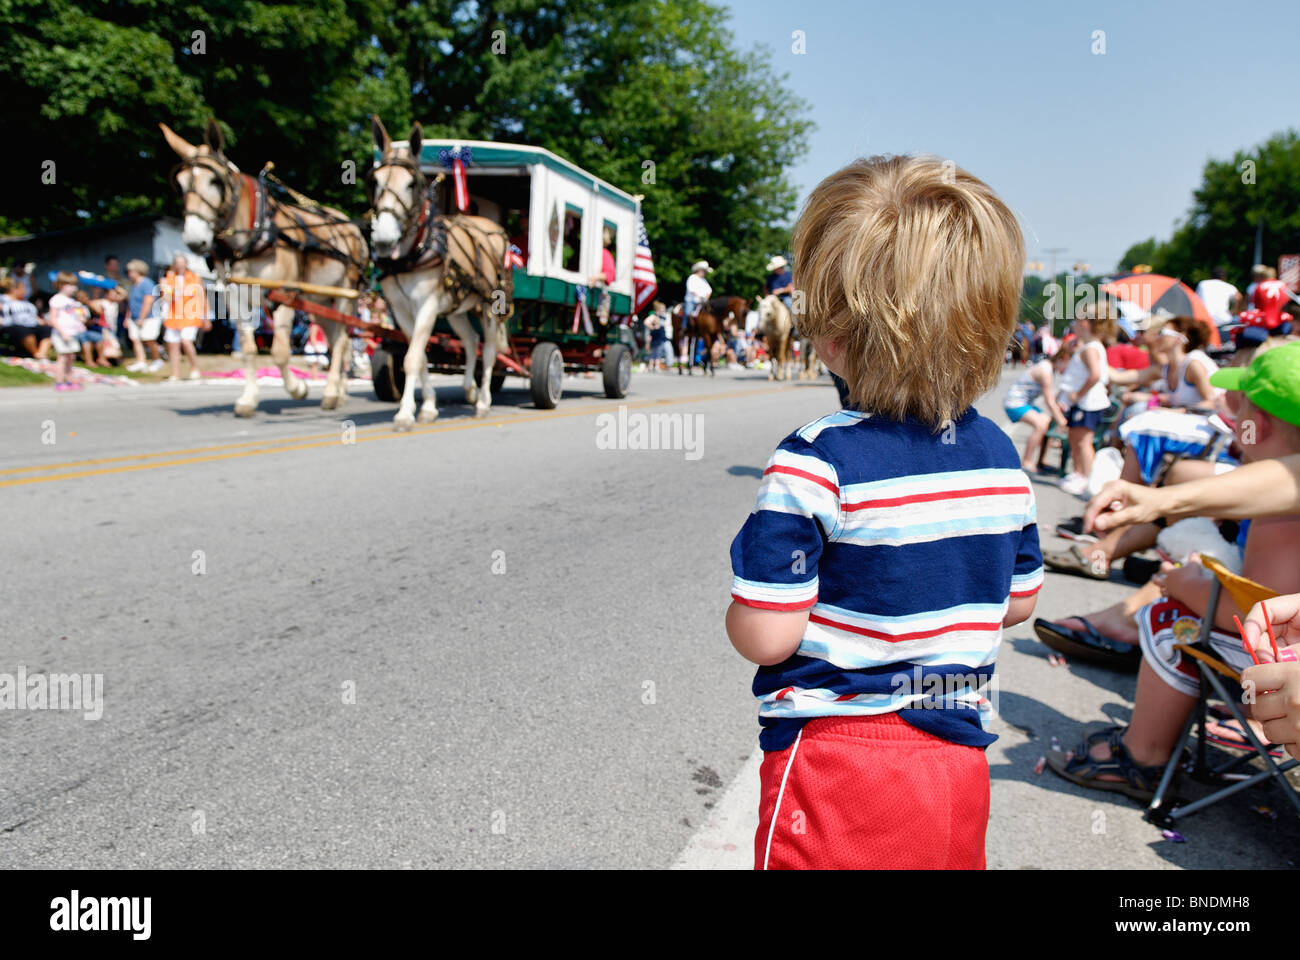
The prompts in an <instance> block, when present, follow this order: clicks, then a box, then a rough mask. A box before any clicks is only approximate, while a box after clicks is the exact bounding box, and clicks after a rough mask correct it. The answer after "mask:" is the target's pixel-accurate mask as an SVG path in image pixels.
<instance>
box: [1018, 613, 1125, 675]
mask: <svg viewBox="0 0 1300 960" xmlns="http://www.w3.org/2000/svg"><path fill="white" fill-rule="evenodd" d="M1074 619H1075V620H1079V621H1080V622H1082V623H1083V629H1082V630H1075V629H1073V628H1071V627H1067V626H1065V625H1064V624H1062V623H1059V622H1053V621H1051V620H1044V619H1043V618H1042V617H1038V618H1037V619H1035V620H1034V633H1035V634H1036V635H1037V636H1038V639H1039V640H1041V641H1042V642H1043V644H1044V645H1046V646H1048V647H1051V648H1052V649H1053V650H1056V651H1058V652H1060V653H1068V654H1070V655H1071V656H1074V657H1078V658H1079V659H1081V660H1088V661H1091V662H1092V663H1100V664H1102V665H1104V666H1107V667H1118V668H1120V669H1121V670H1136V669H1137V667H1138V664H1140V663H1141V662H1142V648H1141V647H1139V646H1138V645H1137V644H1133V643H1124V642H1123V641H1120V640H1112V639H1111V638H1110V637H1108V636H1106V635H1105V634H1103V633H1101V632H1099V631H1098V630H1097V628H1096V627H1094V626H1093V625H1092V624H1091V623H1089V622H1088V619H1087V618H1086V617H1075V618H1074Z"/></svg>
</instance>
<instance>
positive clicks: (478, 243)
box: [368, 115, 514, 430]
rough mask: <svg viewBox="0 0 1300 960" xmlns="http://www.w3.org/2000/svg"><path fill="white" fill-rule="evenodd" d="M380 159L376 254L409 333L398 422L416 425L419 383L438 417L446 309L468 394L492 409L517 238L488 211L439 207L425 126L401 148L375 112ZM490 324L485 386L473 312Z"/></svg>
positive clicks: (374, 200) (375, 176)
mask: <svg viewBox="0 0 1300 960" xmlns="http://www.w3.org/2000/svg"><path fill="white" fill-rule="evenodd" d="M371 122H372V131H373V133H374V138H375V146H377V147H378V148H379V151H380V159H379V162H378V163H377V164H376V165H375V166H374V168H373V169H372V170H371V171H370V176H369V179H368V186H369V188H370V193H371V210H372V212H373V214H374V220H373V222H372V224H371V229H370V245H371V249H372V250H373V251H374V253H375V262H376V265H377V266H378V267H379V271H380V274H381V276H382V278H383V279H382V280H381V281H380V283H381V284H382V286H383V288H384V296H385V297H386V298H387V300H388V303H389V304H390V306H391V307H392V311H393V319H394V320H396V321H397V325H398V326H399V327H401V328H402V332H403V333H405V334H406V336H407V338H408V339H409V340H410V345H409V346H408V347H407V350H406V359H405V361H404V364H403V369H404V370H405V372H406V384H405V386H404V387H403V389H402V402H401V405H400V406H399V407H398V410H397V415H396V416H395V417H393V426H394V427H395V428H396V429H398V430H409V429H410V428H411V426H412V425H413V424H414V423H415V381H416V378H417V377H418V378H419V380H420V390H421V393H422V394H423V402H422V403H421V405H420V412H419V419H420V422H421V423H428V422H430V421H432V420H435V419H437V417H438V398H437V396H436V395H435V393H434V391H433V389H432V388H431V387H430V385H429V364H428V362H427V360H426V358H425V353H424V351H425V347H426V346H427V344H428V342H429V337H430V335H431V334H432V333H433V327H434V324H435V323H436V322H437V319H438V317H439V316H445V317H447V321H448V323H450V324H451V328H452V330H453V331H455V333H456V336H457V337H459V338H460V341H461V343H462V344H464V346H465V380H464V387H465V402H466V403H469V404H473V405H474V416H475V417H485V416H487V414H488V411H489V410H490V409H491V407H492V388H491V383H492V368H493V367H494V366H495V365H496V358H497V353H498V352H505V351H506V350H508V349H509V346H510V343H509V339H508V332H507V327H506V324H507V322H508V321H509V318H510V316H511V315H512V314H513V313H514V302H513V301H514V276H513V274H512V273H511V271H510V268H509V267H507V266H506V256H507V254H508V252H509V248H510V241H509V238H508V237H507V236H506V233H505V231H504V230H503V229H502V228H501V226H500V225H498V224H497V223H495V222H493V221H492V220H489V219H487V218H486V217H477V216H469V215H467V214H456V215H453V216H442V215H441V214H439V213H438V210H437V205H436V203H435V201H434V197H433V192H432V187H433V184H430V183H429V182H428V181H427V180H426V178H425V176H424V173H423V172H422V171H421V170H420V150H421V146H422V144H423V142H424V131H423V129H422V128H421V126H420V124H418V123H417V124H415V126H413V127H412V128H411V135H410V138H409V140H408V141H407V146H406V147H404V148H401V149H398V148H397V147H394V146H393V142H392V140H390V139H389V137H388V131H387V130H385V129H384V125H383V123H381V122H380V120H379V118H378V117H377V116H373V115H372V116H371ZM471 310H477V311H478V313H479V317H480V318H481V321H482V324H483V384H482V386H481V387H480V386H478V385H477V384H475V382H474V360H475V358H476V357H477V356H478V348H479V335H478V333H477V332H476V331H475V330H474V326H473V324H471V323H470V320H469V313H470V311H471Z"/></svg>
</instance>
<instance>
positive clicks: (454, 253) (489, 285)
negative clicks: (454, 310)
mask: <svg viewBox="0 0 1300 960" xmlns="http://www.w3.org/2000/svg"><path fill="white" fill-rule="evenodd" d="M382 166H395V167H401V168H403V169H405V170H406V171H407V172H408V173H409V174H410V175H411V178H412V185H413V189H412V194H413V195H414V196H415V197H417V198H419V201H418V206H417V205H416V204H414V203H413V204H407V203H406V202H405V200H404V198H403V197H402V195H401V194H399V193H398V192H397V191H395V190H393V189H392V188H391V187H389V186H388V185H387V184H385V185H384V187H383V189H382V190H376V178H375V176H374V174H375V171H376V170H378V169H379V168H380V167H382ZM443 179H444V175H443V174H439V175H438V176H437V177H436V178H435V179H434V180H433V181H432V182H429V181H428V180H427V179H426V178H425V176H424V172H423V171H422V170H421V169H420V168H419V165H418V164H416V163H415V162H414V161H413V160H411V159H410V158H409V157H391V158H389V159H388V160H386V161H385V162H384V163H382V164H380V166H379V167H375V168H373V169H372V170H371V171H370V176H369V177H367V180H366V189H367V193H368V194H369V199H370V209H371V215H373V212H374V210H375V209H376V208H377V205H378V201H379V199H380V197H383V196H391V197H392V199H393V203H394V205H395V206H396V208H397V210H396V213H397V214H398V215H400V218H401V232H402V236H403V237H405V236H406V235H408V234H409V233H411V232H412V231H414V234H415V236H414V239H413V240H412V242H411V246H410V248H409V249H408V250H407V251H406V252H405V253H403V254H402V255H401V256H398V257H383V258H380V257H376V258H375V266H376V267H377V268H378V271H379V275H380V276H381V277H390V276H393V275H395V274H400V273H412V272H414V271H416V270H419V269H422V268H426V267H427V268H430V269H435V268H437V267H440V266H445V269H444V273H443V285H444V287H445V288H446V289H447V290H448V291H449V292H450V293H451V294H452V296H453V297H454V298H455V300H456V303H457V305H459V304H460V303H462V302H464V301H465V299H467V298H468V297H470V296H475V295H476V296H478V297H479V298H480V299H481V300H482V301H483V302H484V309H485V310H489V309H492V307H493V306H494V305H495V301H496V295H497V292H498V291H501V292H503V293H504V294H505V298H506V312H505V313H503V314H498V316H499V317H500V319H502V320H508V319H510V317H512V316H514V313H515V302H514V273H513V272H512V271H511V270H510V268H509V267H507V266H506V264H505V261H504V259H503V257H498V256H496V255H495V254H494V253H493V251H492V240H493V239H494V238H499V245H500V246H501V248H502V250H503V251H506V250H508V249H509V239H508V238H507V237H506V234H505V231H504V230H502V229H501V228H500V227H495V229H492V230H487V229H484V228H483V227H482V226H480V225H479V224H477V223H476V222H475V219H476V218H473V217H469V216H465V215H462V214H454V215H452V216H443V215H442V214H440V213H438V203H437V199H436V196H435V192H434V191H435V190H436V188H437V186H438V184H440V183H441V182H442V181H443ZM494 226H495V225H494Z"/></svg>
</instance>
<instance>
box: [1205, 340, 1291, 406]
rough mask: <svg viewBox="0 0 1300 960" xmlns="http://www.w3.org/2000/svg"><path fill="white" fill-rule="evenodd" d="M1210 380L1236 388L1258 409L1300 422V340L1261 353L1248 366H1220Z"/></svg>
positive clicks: (1215, 384)
mask: <svg viewBox="0 0 1300 960" xmlns="http://www.w3.org/2000/svg"><path fill="white" fill-rule="evenodd" d="M1210 383H1211V384H1212V385H1214V386H1216V387H1223V389H1225V390H1240V391H1241V392H1242V393H1244V394H1245V395H1246V399H1247V400H1249V401H1250V402H1251V403H1253V404H1254V405H1255V406H1257V407H1259V408H1260V409H1261V410H1263V411H1265V412H1267V413H1271V414H1273V416H1275V417H1278V418H1279V419H1281V420H1285V421H1286V422H1287V423H1293V424H1296V425H1297V426H1300V342H1297V343H1288V344H1287V345H1286V346H1283V347H1274V348H1273V349H1272V350H1269V351H1268V352H1266V353H1261V354H1260V355H1259V356H1257V357H1256V358H1255V359H1254V360H1253V361H1252V362H1251V364H1250V366H1249V367H1224V368H1223V369H1222V370H1219V371H1217V372H1216V373H1214V374H1213V375H1211V377H1210Z"/></svg>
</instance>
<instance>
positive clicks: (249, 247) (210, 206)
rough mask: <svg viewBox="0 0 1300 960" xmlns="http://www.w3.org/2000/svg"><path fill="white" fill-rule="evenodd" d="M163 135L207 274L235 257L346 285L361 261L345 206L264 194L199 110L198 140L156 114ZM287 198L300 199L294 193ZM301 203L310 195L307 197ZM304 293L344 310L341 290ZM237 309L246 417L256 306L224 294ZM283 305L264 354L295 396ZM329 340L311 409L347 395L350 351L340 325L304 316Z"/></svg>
mask: <svg viewBox="0 0 1300 960" xmlns="http://www.w3.org/2000/svg"><path fill="white" fill-rule="evenodd" d="M158 126H159V127H161V128H162V133H163V137H164V138H166V140H167V144H168V145H169V146H170V147H171V148H172V150H174V151H175V152H176V154H177V156H179V157H180V158H181V162H180V164H179V165H178V166H177V168H176V170H175V171H174V173H173V178H172V179H173V180H174V182H175V184H176V187H177V189H178V190H180V192H181V196H182V198H183V200H182V203H183V211H184V217H185V225H184V229H183V232H182V234H181V238H182V240H184V242H185V245H186V246H187V247H189V248H190V250H192V251H194V252H195V253H198V254H203V255H205V256H211V257H213V258H214V260H215V261H216V262H217V276H218V279H220V280H222V281H223V282H224V281H225V280H226V279H227V278H228V277H229V276H230V275H231V272H232V268H233V267H235V266H238V274H239V275H241V276H246V277H254V278H256V279H259V280H272V281H275V280H278V281H281V282H285V283H293V282H295V281H301V282H306V283H319V284H324V285H326V286H331V287H340V288H343V287H346V288H349V289H356V288H357V286H358V284H359V283H360V281H361V277H362V274H363V273H364V272H365V269H366V267H367V266H368V260H369V255H370V254H369V250H368V249H367V247H366V240H365V236H364V235H363V234H362V232H361V228H360V227H359V226H357V224H355V223H353V222H352V221H351V220H349V219H348V217H347V215H346V214H344V213H342V212H341V211H339V210H335V209H334V208H332V207H324V206H319V205H307V204H299V203H286V202H284V201H283V200H281V199H280V198H278V197H276V196H273V195H272V194H271V193H270V191H269V190H268V189H267V186H266V184H265V182H264V181H261V180H259V179H258V178H255V177H250V176H249V175H248V174H246V173H241V172H240V170H239V168H238V167H237V166H235V165H234V164H233V163H232V162H231V161H230V160H228V159H227V158H226V156H225V154H224V152H223V149H224V140H223V138H222V134H221V128H220V127H218V126H217V123H216V121H215V120H209V121H208V126H207V130H206V131H205V133H204V142H203V144H201V145H199V146H195V145H194V144H192V143H189V142H188V141H186V140H185V139H183V138H182V137H181V136H179V135H178V134H177V133H175V132H174V131H173V130H172V129H171V128H169V127H168V126H167V125H166V124H164V123H160V124H158ZM295 199H304V200H305V199H306V198H301V197H299V196H298V195H295ZM308 204H310V201H308ZM300 296H301V298H302V299H303V300H306V301H311V302H313V303H319V304H324V305H328V306H332V307H333V308H334V309H335V310H337V311H338V312H339V313H349V312H351V310H352V307H353V303H352V300H351V299H350V298H347V297H330V296H328V295H321V294H308V293H303V294H300ZM226 303H227V306H228V307H230V306H232V305H233V307H234V310H235V312H236V313H238V314H239V315H238V316H237V317H235V318H234V319H235V322H236V323H237V324H238V326H239V329H240V348H241V354H242V356H243V360H244V390H243V392H242V393H241V394H240V395H239V399H237V400H236V401H235V413H236V414H237V415H238V416H241V417H251V416H252V415H253V414H254V413H255V412H256V411H257V405H258V401H259V392H258V386H257V366H258V363H257V337H256V335H255V326H254V318H255V317H257V318H258V319H260V307H254V308H253V309H249V310H244V309H243V307H244V306H245V305H246V301H244V299H243V298H242V297H238V296H228V297H227V298H226ZM293 313H294V311H293V307H291V306H288V305H287V304H280V305H278V306H277V307H276V309H275V313H274V314H273V322H274V324H275V335H274V337H273V339H272V341H271V360H272V361H273V362H274V363H275V365H276V366H277V367H279V368H280V376H281V377H282V378H283V382H284V389H285V392H287V393H288V394H289V396H291V397H293V398H294V399H295V400H301V399H302V398H303V397H305V396H307V384H306V383H305V382H304V381H302V380H299V379H298V378H297V377H296V376H295V375H294V373H293V371H292V370H291V369H290V368H289V361H290V358H291V341H290V334H291V332H292V330H293ZM313 319H315V321H316V322H317V323H319V324H320V326H321V329H322V330H324V332H325V336H326V338H327V339H328V340H329V343H330V366H329V374H328V376H327V378H326V380H325V392H324V395H323V396H322V397H321V409H323V410H335V409H339V408H342V407H343V406H344V405H345V404H346V403H347V396H348V392H347V379H346V372H347V369H348V363H349V361H350V359H351V354H352V341H351V339H350V337H349V336H348V327H347V325H346V324H343V323H336V322H335V321H333V320H330V319H327V318H325V317H320V316H314V317H313Z"/></svg>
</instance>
